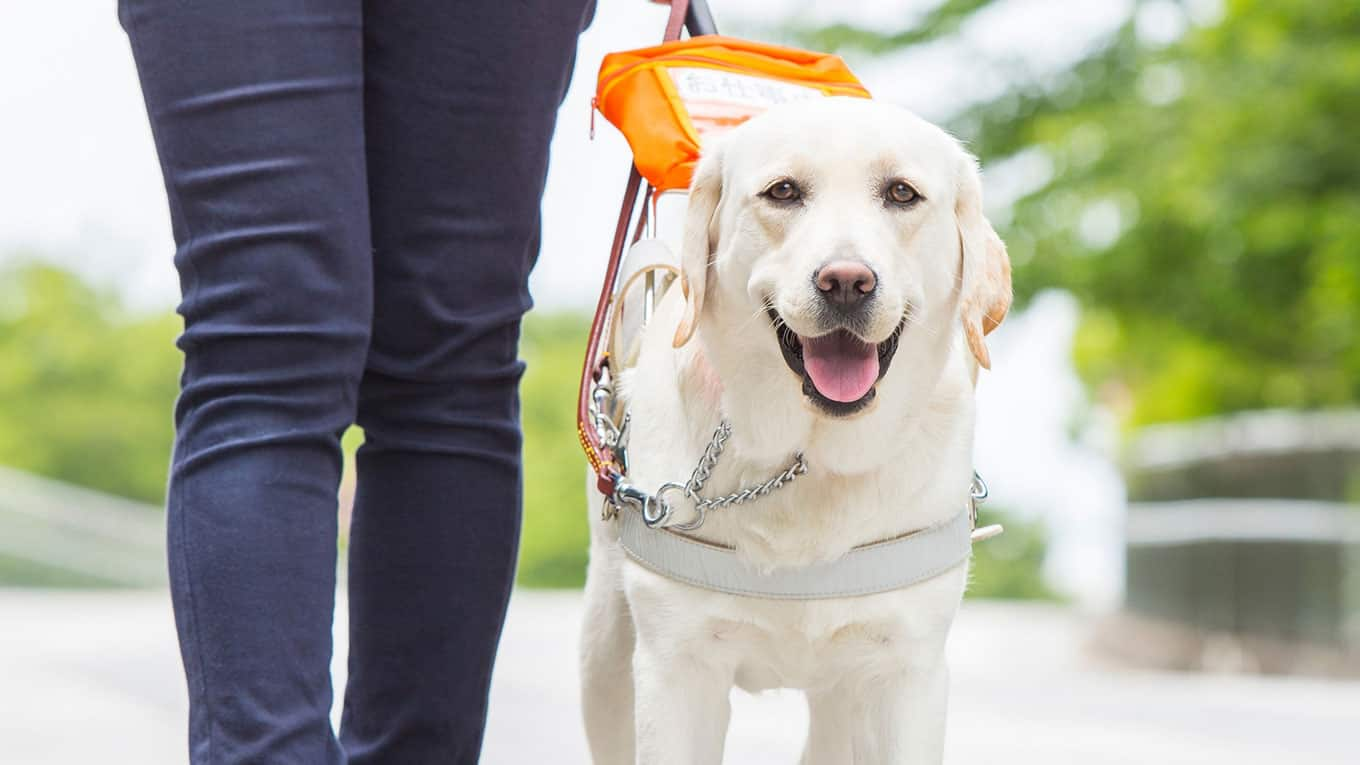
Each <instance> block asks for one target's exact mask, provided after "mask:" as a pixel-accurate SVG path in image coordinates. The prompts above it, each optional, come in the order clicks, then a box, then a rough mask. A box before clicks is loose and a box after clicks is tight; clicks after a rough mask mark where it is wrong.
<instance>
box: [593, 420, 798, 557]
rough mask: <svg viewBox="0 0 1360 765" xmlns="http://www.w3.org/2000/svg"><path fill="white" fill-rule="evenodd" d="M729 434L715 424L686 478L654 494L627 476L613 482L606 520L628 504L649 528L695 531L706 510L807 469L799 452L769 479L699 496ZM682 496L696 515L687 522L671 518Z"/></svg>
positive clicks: (760, 493) (760, 492)
mask: <svg viewBox="0 0 1360 765" xmlns="http://www.w3.org/2000/svg"><path fill="white" fill-rule="evenodd" d="M628 419H629V418H628V416H627V415H625V416H624V427H623V428H621V429H620V431H619V435H620V436H622V437H623V438H621V439H620V442H619V446H621V447H623V448H624V449H626V440H627V439H626V436H627V429H628V427H627V426H628ZM731 436H732V426H731V424H730V423H728V422H727V421H726V420H723V421H722V422H721V423H720V424H719V425H718V429H717V430H715V431H714V432H713V438H712V439H711V440H710V441H709V442H708V446H706V447H705V448H704V453H703V455H702V456H700V457H699V463H698V464H697V465H696V466H695V468H694V472H693V473H692V474H691V475H690V478H689V480H688V481H686V482H685V483H684V484H679V483H676V482H674V481H667V482H666V483H663V484H661V486H660V487H659V488H657V490H656V492H655V493H652V494H649V493H648V492H645V491H643V490H642V489H639V488H638V487H636V486H634V485H632V484H631V483H629V482H628V481H627V478H626V477H624V476H620V477H619V478H618V479H617V480H616V481H615V482H614V493H613V495H611V496H609V497H607V498H606V499H605V508H604V517H605V519H609V518H613V517H614V515H615V514H616V513H618V512H619V511H620V510H622V509H624V507H625V506H627V507H631V508H633V509H635V510H637V511H639V512H641V513H642V521H643V523H646V524H647V526H648V527H649V528H654V529H655V528H663V527H664V528H673V529H676V530H677V531H694V530H695V529H697V528H699V527H700V526H702V525H704V521H705V520H706V519H707V516H708V511H710V510H720V509H722V508H725V507H730V506H732V505H741V504H745V503H747V502H751V501H754V500H757V499H760V498H761V497H764V496H766V495H768V494H770V493H771V492H773V491H775V490H776V489H779V488H781V487H783V486H786V485H787V484H789V483H791V482H792V481H793V480H794V479H795V478H797V477H798V476H800V475H803V474H804V473H806V472H807V461H806V460H805V459H804V458H803V453H802V452H798V453H797V454H795V455H794V457H793V463H792V464H790V465H789V467H788V468H786V469H785V470H783V471H782V472H780V473H779V474H777V475H775V476H774V477H772V478H770V479H769V480H768V481H765V482H763V483H760V484H757V485H755V486H748V487H746V488H743V489H741V490H739V491H735V492H732V493H731V494H724V495H722V496H719V497H703V496H700V494H699V492H700V491H702V490H703V487H704V484H705V483H707V482H708V479H709V478H710V477H711V476H712V475H713V469H714V468H715V467H717V465H718V458H719V457H721V456H722V451H723V446H724V445H725V444H726V442H727V439H728V438H730V437H731ZM682 498H683V499H688V500H690V501H691V502H693V503H694V510H695V517H694V519H693V520H691V521H688V522H686V523H680V522H677V521H675V520H674V515H675V508H676V506H677V505H676V503H677V502H678V500H680V499H682Z"/></svg>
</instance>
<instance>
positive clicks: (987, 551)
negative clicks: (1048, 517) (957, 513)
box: [968, 506, 1060, 600]
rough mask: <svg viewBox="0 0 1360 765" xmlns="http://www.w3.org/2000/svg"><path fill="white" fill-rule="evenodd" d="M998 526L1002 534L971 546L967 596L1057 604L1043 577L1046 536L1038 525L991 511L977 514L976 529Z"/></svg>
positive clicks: (992, 509)
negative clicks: (971, 562)
mask: <svg viewBox="0 0 1360 765" xmlns="http://www.w3.org/2000/svg"><path fill="white" fill-rule="evenodd" d="M993 523H999V524H1001V525H1002V526H1004V527H1005V529H1006V532H1005V533H1004V534H1002V535H1000V536H997V537H992V538H991V539H988V540H984V541H982V542H979V543H977V544H975V545H973V565H972V568H971V569H970V570H969V581H968V596H969V597H974V598H1005V599H1012V600H1060V597H1059V596H1058V594H1057V593H1056V592H1054V591H1053V590H1052V589H1051V588H1050V587H1049V586H1048V585H1047V584H1046V583H1045V582H1044V577H1043V571H1042V567H1043V561H1044V552H1045V551H1046V550H1047V547H1048V545H1047V539H1048V534H1047V531H1046V530H1045V529H1044V526H1043V524H1042V523H1040V522H1038V521H1022V520H1020V518H1019V517H1017V516H1015V515H1012V514H1010V513H1007V512H1005V511H1003V510H997V509H995V508H989V507H986V506H984V507H982V508H980V509H979V511H978V526H986V525H989V524H993Z"/></svg>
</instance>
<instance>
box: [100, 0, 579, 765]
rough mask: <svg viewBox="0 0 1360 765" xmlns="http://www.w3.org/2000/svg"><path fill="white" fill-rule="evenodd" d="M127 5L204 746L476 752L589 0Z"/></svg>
mask: <svg viewBox="0 0 1360 765" xmlns="http://www.w3.org/2000/svg"><path fill="white" fill-rule="evenodd" d="M119 10H120V19H121V20H122V22H123V26H124V28H125V29H126V30H127V32H128V35H129V37H130V39H131V43H132V50H133V54H134V58H135V60H136V62H137V69H138V72H139V75H140V77H141V82H142V88H143V91H144V94H145V98H146V103H147V109H148V112H149V114H150V118H151V125H152V130H153V133H154V135H155V139H156V146H157V150H158V152H159V156H160V161H161V168H162V171H163V173H164V176H165V183H166V188H167V190H168V195H169V200H170V211H171V218H172V221H173V225H174V235H175V242H176V246H177V250H176V254H175V265H176V268H177V269H178V271H179V275H180V283H181V287H182V292H183V301H182V303H181V304H180V308H179V311H180V313H181V314H182V315H183V317H184V324H185V329H184V334H183V335H182V336H181V338H180V340H179V347H180V348H181V349H182V350H183V352H184V373H183V377H182V380H181V388H182V392H181V395H180V398H179V401H178V403H177V404H176V408H175V424H176V441H175V452H174V457H173V463H172V466H171V473H170V486H169V507H168V527H169V532H168V541H169V563H170V573H171V592H172V596H173V601H174V610H175V621H176V626H177V629H178V632H179V639H180V647H181V652H182V657H183V661H184V667H185V672H186V675H187V679H188V687H189V697H190V713H189V731H190V750H191V760H192V762H194V763H215V764H218V763H303V764H307V765H311V764H313V763H316V764H320V765H324V764H327V763H341V762H349V763H353V764H355V765H360V764H363V763H435V762H440V763H464V762H469V763H470V762H475V761H476V760H477V757H478V752H479V749H480V746H481V738H482V730H483V727H484V724H485V717H486V703H487V688H488V683H489V680H490V676H491V668H492V663H493V660H494V657H495V651H496V644H497V641H498V640H499V637H500V630H501V624H502V621H503V619H504V616H505V607H506V601H507V598H508V596H509V591H510V584H511V579H512V576H513V572H514V559H515V553H516V549H517V544H518V536H519V524H520V497H521V487H520V482H521V468H520V442H521V438H520V430H519V405H518V398H517V387H518V382H519V379H520V376H521V373H522V372H523V365H522V363H521V362H520V361H519V360H518V357H517V351H516V346H517V342H518V338H519V323H520V317H521V315H522V314H523V313H524V312H525V311H526V310H527V309H528V308H529V306H530V300H529V294H528V290H527V278H528V275H529V270H530V268H531V267H532V265H533V262H534V259H535V257H536V253H537V251H538V244H539V242H538V237H539V202H540V197H541V195H542V190H543V182H544V174H545V171H546V166H547V147H548V138H549V136H550V134H551V132H552V129H553V123H554V119H555V117H556V111H557V107H558V105H559V103H560V100H561V97H562V95H563V92H564V90H565V88H566V83H567V78H568V75H569V73H570V71H571V64H572V61H573V58H574V55H575V46H576V38H577V35H578V33H579V31H580V30H581V29H582V28H583V27H584V25H585V24H586V23H588V20H589V16H590V15H591V13H592V12H593V3H591V2H589V0H551V1H550V0H542V1H541V2H525V1H524V0H442V1H438V0H369V1H368V2H362V1H361V0H271V1H268V2H266V1H265V0H234V1H233V2H209V1H208V0H123V1H122V2H121V4H120V9H119ZM356 421H357V422H358V424H360V425H361V426H363V428H364V430H365V434H366V442H365V444H364V446H363V447H362V448H361V450H360V452H359V457H358V488H357V497H356V502H355V508H354V518H353V525H352V527H351V537H350V547H349V604H350V656H349V684H348V687H347V688H346V691H345V700H344V702H345V703H344V715H343V721H342V725H341V732H340V735H339V737H338V739H337V737H336V735H335V734H334V732H333V731H332V728H331V725H330V722H329V717H328V713H329V709H330V706H331V701H332V690H331V682H330V675H329V662H330V659H331V650H332V646H331V631H330V630H331V627H330V625H331V620H332V609H333V605H334V602H333V601H334V590H335V585H336V582H335V571H336V532H337V528H336V526H337V521H336V489H337V486H338V483H339V480H340V472H341V452H340V440H339V439H340V435H341V433H342V432H343V431H344V429H345V428H346V427H347V426H348V425H350V424H351V423H353V422H356Z"/></svg>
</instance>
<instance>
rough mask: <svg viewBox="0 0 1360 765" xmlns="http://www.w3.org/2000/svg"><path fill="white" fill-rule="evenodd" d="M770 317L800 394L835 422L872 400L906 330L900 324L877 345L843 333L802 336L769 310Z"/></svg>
mask: <svg viewBox="0 0 1360 765" xmlns="http://www.w3.org/2000/svg"><path fill="white" fill-rule="evenodd" d="M769 314H770V321H771V322H773V324H774V331H775V334H776V335H777V336H778V338H779V351H780V353H782V354H783V356H784V363H785V364H788V365H789V369H791V370H793V373H794V374H796V375H798V376H799V377H801V378H802V380H803V394H804V395H806V396H807V397H808V398H809V399H811V400H812V402H813V403H815V404H817V405H818V406H819V407H821V409H822V410H824V411H825V412H827V413H828V414H832V415H835V416H838V417H844V416H847V415H851V414H854V413H855V412H858V411H859V410H861V409H863V408H864V407H866V406H868V405H869V402H870V401H873V399H874V394H875V388H874V386H875V385H876V384H877V383H878V381H879V380H881V379H883V375H885V374H887V373H888V365H889V364H891V363H892V359H893V355H894V354H896V353H897V341H898V339H899V338H900V337H901V335H902V328H903V327H904V326H905V325H906V321H905V320H903V322H902V323H901V324H898V325H897V329H895V330H893V333H892V334H891V335H889V336H888V339H887V340H884V341H883V342H881V343H876V344H875V343H867V342H865V341H863V340H861V339H860V338H859V337H858V336H856V335H855V334H854V333H852V332H850V331H849V330H845V329H838V330H835V331H833V332H830V333H827V334H825V335H820V336H818V337H800V336H799V335H798V334H797V333H796V332H794V331H793V330H791V329H789V328H788V326H786V325H785V324H784V322H783V320H781V319H780V318H779V314H778V313H776V312H775V310H774V309H773V308H771V309H770V311H769Z"/></svg>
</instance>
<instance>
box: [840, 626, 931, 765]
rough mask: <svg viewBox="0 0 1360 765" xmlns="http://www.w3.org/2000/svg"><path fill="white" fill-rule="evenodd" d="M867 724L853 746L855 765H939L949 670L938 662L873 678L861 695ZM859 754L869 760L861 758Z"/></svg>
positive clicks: (918, 665) (917, 665)
mask: <svg viewBox="0 0 1360 765" xmlns="http://www.w3.org/2000/svg"><path fill="white" fill-rule="evenodd" d="M865 697H866V700H869V702H870V703H869V704H868V707H867V709H866V711H867V712H868V714H869V715H870V718H869V719H870V720H872V724H871V725H870V726H868V729H867V730H864V731H862V735H863V736H864V740H861V741H857V742H856V746H855V752H856V757H855V762H856V763H859V762H864V763H874V765H879V764H881V765H889V764H891V765H940V763H941V762H943V761H944V729H945V713H946V710H947V707H948V705H949V667H948V665H946V664H945V662H944V656H943V651H941V654H940V656H939V658H938V660H935V661H931V662H928V663H923V664H915V665H914V666H912V667H911V668H909V669H904V670H902V671H900V672H897V673H893V674H891V675H888V676H886V677H881V678H878V679H876V681H874V682H873V683H872V684H871V690H870V692H869V693H867V694H865ZM861 752H864V753H869V756H867V757H864V758H861V757H860V756H859V755H860V753H861Z"/></svg>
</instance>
